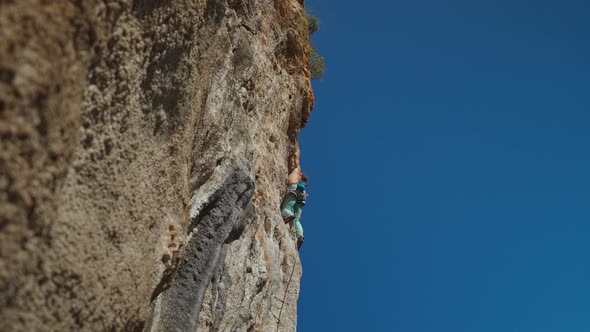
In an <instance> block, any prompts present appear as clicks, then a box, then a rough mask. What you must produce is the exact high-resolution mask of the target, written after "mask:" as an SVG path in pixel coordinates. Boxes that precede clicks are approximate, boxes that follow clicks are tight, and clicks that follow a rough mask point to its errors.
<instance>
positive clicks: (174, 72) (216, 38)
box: [0, 0, 313, 331]
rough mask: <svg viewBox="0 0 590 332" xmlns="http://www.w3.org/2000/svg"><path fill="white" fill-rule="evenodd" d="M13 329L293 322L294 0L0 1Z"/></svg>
mask: <svg viewBox="0 0 590 332" xmlns="http://www.w3.org/2000/svg"><path fill="white" fill-rule="evenodd" d="M0 41H1V42H0V136H1V141H0V295H1V296H0V321H2V326H3V330H4V329H6V330H8V331H74V330H75V331H142V330H144V331H195V330H198V331H272V330H276V329H277V324H276V323H277V320H276V318H277V317H276V316H277V315H278V313H279V310H280V306H281V303H280V300H281V299H282V296H283V294H284V292H285V286H286V285H287V282H288V279H289V276H290V273H291V268H292V267H293V266H294V267H295V273H294V278H293V281H292V283H291V285H290V288H289V289H288V290H287V301H288V303H287V304H286V305H285V307H284V309H283V313H282V316H281V323H280V326H279V328H280V331H295V330H296V315H297V311H296V309H297V308H296V301H297V296H298V290H299V278H300V276H301V265H300V262H299V260H298V255H297V251H296V249H295V245H294V243H293V241H292V239H291V237H290V234H289V229H288V226H287V225H285V224H283V223H282V221H281V218H280V215H279V204H280V200H281V198H282V195H283V190H284V186H285V178H286V175H287V174H288V171H289V168H290V167H291V166H292V165H291V164H292V159H291V158H292V155H293V152H294V149H295V147H296V144H297V143H296V140H297V135H298V134H299V131H300V130H301V128H302V127H303V126H305V123H306V121H307V119H308V117H309V114H310V111H311V108H312V104H313V96H312V92H311V87H310V84H309V72H308V71H307V69H306V65H305V64H306V57H307V52H308V29H307V21H306V15H305V11H304V9H303V7H302V4H301V3H300V2H298V1H295V0H261V1H258V0H191V1H189V0H186V1H174V2H171V1H158V0H135V1H124V0H116V1H115V0H113V1H110V0H109V1H97V0H95V1H33V0H27V1H25V0H23V1H2V2H0Z"/></svg>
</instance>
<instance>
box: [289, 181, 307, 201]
mask: <svg viewBox="0 0 590 332" xmlns="http://www.w3.org/2000/svg"><path fill="white" fill-rule="evenodd" d="M290 194H293V195H294V196H295V199H297V203H298V204H301V205H305V197H306V196H307V193H306V192H305V183H304V182H298V183H296V184H292V185H290V186H289V187H288V188H287V192H286V193H285V197H286V196H289V195H290Z"/></svg>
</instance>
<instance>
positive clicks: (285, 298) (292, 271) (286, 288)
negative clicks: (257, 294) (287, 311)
mask: <svg viewBox="0 0 590 332" xmlns="http://www.w3.org/2000/svg"><path fill="white" fill-rule="evenodd" d="M294 235H295V248H297V234H294ZM293 273H295V262H293V268H292V269H291V276H290V277H289V281H288V282H287V287H285V295H284V296H283V301H281V310H280V311H279V318H278V320H277V332H279V326H280V325H281V315H282V314H283V306H284V305H285V300H287V291H288V290H289V286H290V285H291V280H292V279H293Z"/></svg>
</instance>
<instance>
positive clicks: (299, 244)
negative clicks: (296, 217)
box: [297, 236, 303, 250]
mask: <svg viewBox="0 0 590 332" xmlns="http://www.w3.org/2000/svg"><path fill="white" fill-rule="evenodd" d="M302 245H303V236H300V237H298V238H297V250H299V248H301V246H302Z"/></svg>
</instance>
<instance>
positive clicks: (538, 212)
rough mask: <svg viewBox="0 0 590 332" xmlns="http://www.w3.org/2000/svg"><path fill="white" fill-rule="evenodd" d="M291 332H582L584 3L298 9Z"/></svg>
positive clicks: (587, 37) (588, 6) (588, 8)
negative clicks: (298, 244)
mask: <svg viewBox="0 0 590 332" xmlns="http://www.w3.org/2000/svg"><path fill="white" fill-rule="evenodd" d="M306 2H307V5H308V8H310V11H311V12H312V13H314V14H315V15H316V16H317V17H319V20H320V31H319V32H317V33H316V35H315V36H314V38H313V41H314V43H315V45H316V46H317V48H318V49H319V50H320V52H321V53H322V54H324V55H325V57H326V61H327V71H326V74H325V77H324V78H323V79H322V80H320V81H315V82H314V89H315V94H316V106H315V110H314V112H313V114H312V117H311V119H310V122H309V124H308V127H307V128H305V129H304V131H303V132H302V134H301V146H302V166H303V168H304V171H305V172H306V173H308V174H309V176H310V187H309V193H310V196H309V199H308V205H307V206H306V208H305V210H304V212H303V219H302V222H303V225H304V227H305V244H304V246H303V248H302V250H301V257H302V261H303V269H304V275H303V279H302V283H301V296H300V302H299V323H298V324H299V329H298V330H299V331H301V332H315V331H318V332H319V331H321V332H325V331H370V332H372V331H393V332H447V331H448V332H588V331H590V257H589V256H590V255H589V254H590V204H589V200H590V130H589V128H590V3H589V2H588V1H573V0H561V1H557V0H554V1H543V0H537V1H532V0H531V1H529V0H510V1H508V0H495V1H474V0H445V1H440V0H392V1H344V0H341V1H323V0H307V1H306Z"/></svg>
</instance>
